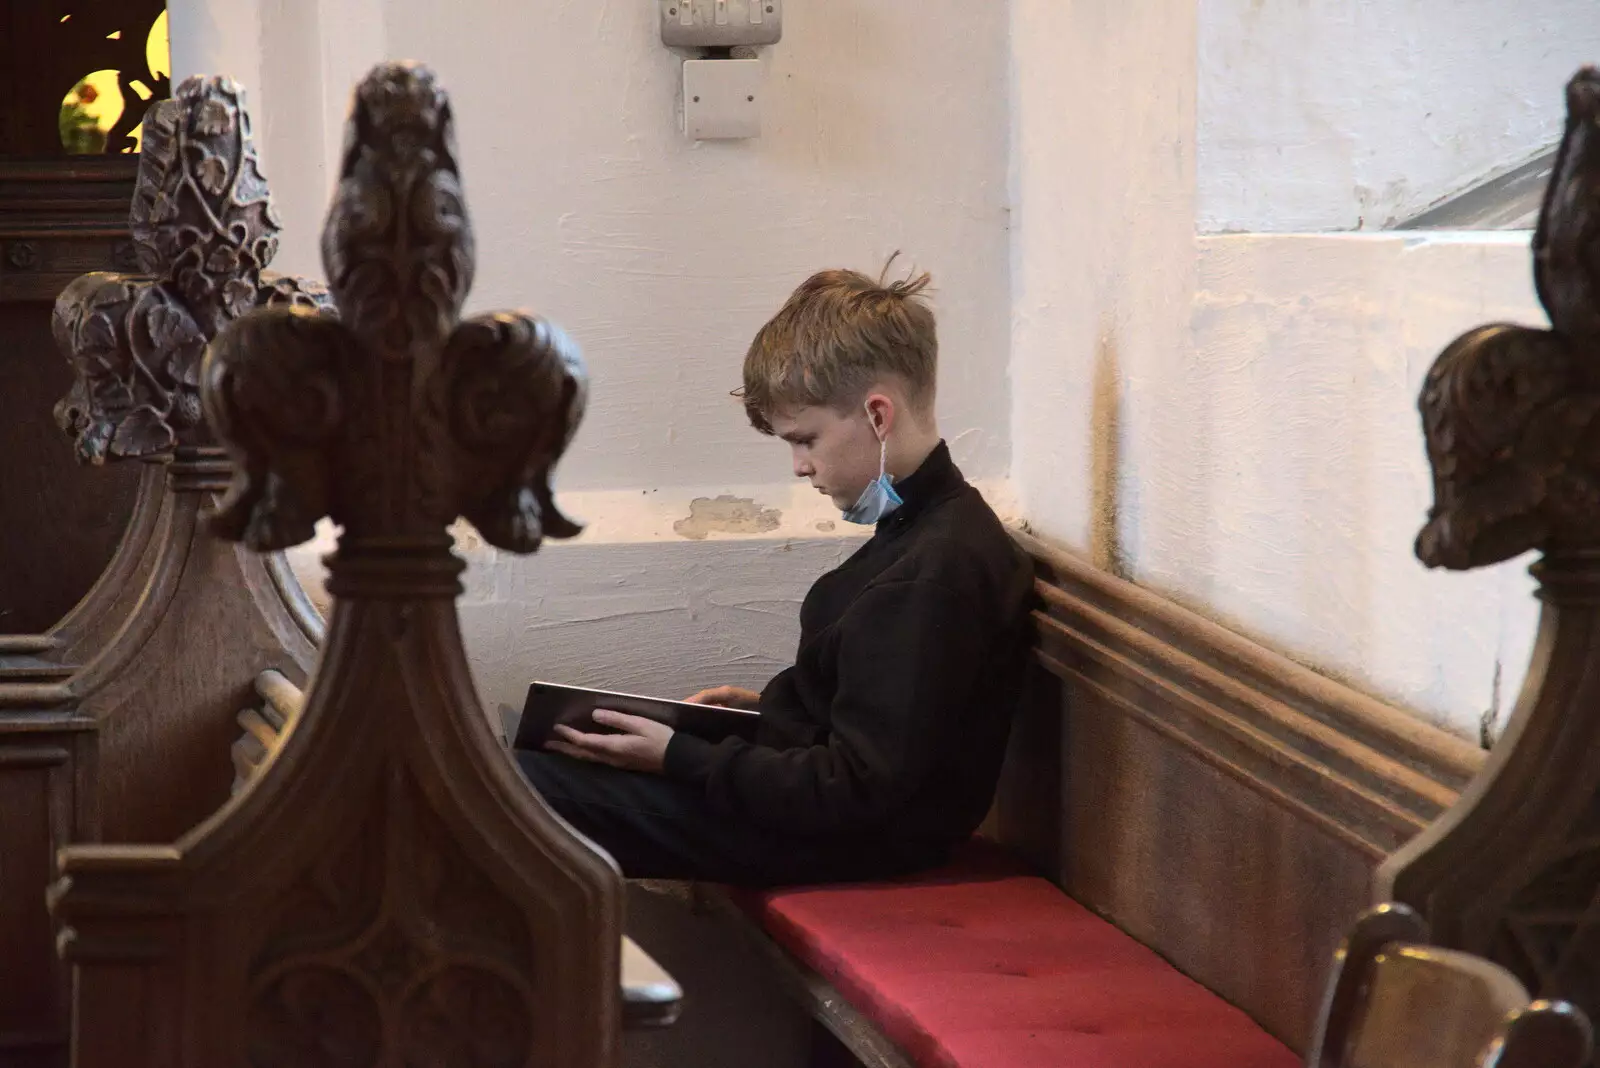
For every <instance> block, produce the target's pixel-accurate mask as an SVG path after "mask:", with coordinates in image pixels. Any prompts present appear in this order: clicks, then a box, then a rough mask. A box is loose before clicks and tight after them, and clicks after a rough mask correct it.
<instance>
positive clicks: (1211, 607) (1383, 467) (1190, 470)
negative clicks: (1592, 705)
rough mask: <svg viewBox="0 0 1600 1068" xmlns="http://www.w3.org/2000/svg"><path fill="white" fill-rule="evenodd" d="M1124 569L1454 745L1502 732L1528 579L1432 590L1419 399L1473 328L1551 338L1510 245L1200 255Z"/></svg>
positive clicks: (1520, 572)
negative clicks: (1488, 726)
mask: <svg viewBox="0 0 1600 1068" xmlns="http://www.w3.org/2000/svg"><path fill="white" fill-rule="evenodd" d="M1197 262H1198V267H1197V272H1196V280H1197V292H1196V295H1195V300H1194V304H1193V310H1192V312H1191V315H1190V329H1191V343H1190V346H1189V347H1188V351H1187V352H1186V353H1185V355H1184V357H1183V359H1182V360H1181V361H1180V363H1179V365H1178V366H1177V368H1176V372H1177V373H1176V374H1175V375H1174V376H1173V377H1172V378H1170V379H1168V380H1167V381H1165V382H1163V383H1162V385H1161V389H1160V393H1161V395H1162V397H1163V398H1164V400H1163V402H1162V404H1161V406H1162V408H1163V413H1162V416H1161V418H1160V423H1161V425H1162V428H1163V435H1162V437H1161V440H1160V441H1159V443H1157V444H1156V445H1155V447H1153V448H1151V449H1150V450H1148V451H1147V452H1146V453H1145V457H1146V463H1145V464H1144V466H1142V467H1141V468H1140V469H1139V470H1138V471H1137V472H1135V473H1134V477H1135V478H1136V479H1137V480H1138V482H1139V484H1140V485H1141V486H1142V487H1145V491H1144V492H1141V493H1140V494H1139V495H1138V500H1139V502H1140V503H1139V506H1138V507H1137V509H1136V511H1137V514H1136V515H1134V516H1132V517H1131V518H1130V521H1129V523H1128V529H1129V530H1130V531H1131V541H1130V544H1129V545H1128V548H1127V550H1126V551H1127V554H1128V556H1129V558H1130V560H1131V561H1132V571H1133V573H1134V575H1135V576H1136V577H1137V578H1138V580H1139V581H1140V582H1142V583H1145V584H1147V585H1150V586H1153V587H1155V588H1158V589H1162V590H1165V591H1168V592H1170V593H1172V594H1174V595H1175V596H1176V597H1177V598H1178V599H1179V600H1181V601H1185V602H1188V603H1189V604H1190V605H1192V606H1194V607H1196V608H1199V609H1200V610H1202V611H1204V612H1206V613H1208V614H1210V615H1213V616H1215V617H1217V618H1220V619H1224V620H1227V621H1228V622H1229V623H1230V624H1232V625H1234V626H1235V627H1237V628H1238V629H1241V630H1243V631H1244V632H1245V633H1248V634H1252V635H1255V636H1258V637H1261V638H1264V639H1265V640H1267V641H1268V642H1269V643H1270V644H1272V645H1274V646H1276V647H1277V648H1280V649H1282V650H1284V651H1285V652H1288V653H1289V654H1290V655H1292V656H1295V657H1297V658H1299V659H1301V660H1303V661H1306V662H1308V663H1311V664H1313V665H1314V666H1317V667H1319V668H1321V669H1323V670H1324V671H1326V672H1328V673H1330V674H1332V675H1335V676H1337V677H1341V678H1344V679H1346V680H1349V681H1351V682H1353V683H1354V684H1355V685H1357V686H1358V687H1361V688H1363V689H1366V690H1369V691H1372V692H1375V693H1377V694H1378V695H1380V696H1382V697H1385V698H1387V699H1389V700H1392V701H1395V702H1398V703H1400V704H1402V705H1404V706H1405V707H1408V708H1411V709H1414V710H1416V711H1417V712H1419V713H1421V714H1423V715H1424V716H1426V717H1427V718H1429V719H1431V720H1433V721H1435V722H1437V723H1440V724H1442V725H1445V726H1447V727H1449V728H1451V729H1453V730H1455V731H1457V732H1458V733H1462V734H1466V735H1469V736H1476V734H1477V731H1478V725H1479V723H1478V721H1479V717H1480V716H1481V715H1483V714H1484V713H1485V712H1489V711H1491V710H1493V711H1494V713H1495V716H1496V718H1497V719H1498V718H1499V717H1500V716H1502V715H1503V714H1504V712H1505V711H1506V709H1507V706H1508V705H1509V703H1510V698H1511V697H1513V696H1514V694H1515V687H1516V686H1517V685H1518V684H1519V683H1520V680H1521V677H1522V673H1523V671H1524V669H1525V668H1526V666H1527V654H1528V650H1529V648H1530V645H1531V640H1532V631H1533V624H1534V621H1535V617H1536V611H1535V605H1534V601H1533V600H1532V598H1531V596H1530V590H1531V586H1530V580H1528V579H1527V577H1526V572H1525V568H1526V563H1527V561H1518V562H1515V563H1512V564H1508V565H1503V566H1501V567H1498V568H1491V569H1487V570H1483V571H1478V572H1472V573H1469V574H1455V573H1449V572H1430V571H1427V570H1426V569H1424V568H1423V567H1422V566H1421V565H1420V564H1419V563H1418V562H1417V561H1416V559H1415V558H1414V556H1413V554H1412V542H1413V539H1414V538H1415V536H1416V533H1417V531H1418V529H1419V528H1420V527H1421V525H1422V521H1423V518H1424V516H1425V515H1426V512H1427V509H1428V507H1429V505H1430V504H1431V502H1432V484H1431V480H1430V476H1429V470H1428V464H1427V459H1426V455H1425V452H1424V447H1423V441H1422V432H1421V424H1420V421H1419V418H1418V415H1417V410H1416V398H1417V394H1418V392H1419V390H1420V388H1421V383H1422V379H1423V376H1424V375H1425V374H1426V373H1427V370H1428V368H1429V367H1430V366H1431V365H1432V363H1433V360H1434V358H1435V357H1436V356H1437V355H1438V353H1439V352H1440V350H1441V349H1443V348H1444V346H1445V345H1446V344H1448V343H1449V342H1450V341H1451V340H1452V339H1454V338H1455V337H1456V336H1458V335H1459V334H1461V333H1462V332H1463V331H1465V330H1467V329H1469V328H1471V327H1473V326H1476V325H1478V324H1479V323H1483V322H1487V321H1494V320H1509V321H1514V322H1522V323H1528V324H1532V325H1541V326H1542V325H1546V320H1545V318H1544V315H1543V313H1542V311H1541V309H1540V308H1539V306H1538V304H1537V301H1536V300H1535V298H1534V295H1533V288H1532V280H1531V274H1530V270H1529V262H1530V261H1529V251H1528V239H1527V235H1526V234H1514V235H1484V234H1462V235H1441V236H1436V237H1428V238H1402V237H1398V236H1380V235H1325V236H1316V235H1240V236H1233V237H1212V238H1206V239H1203V240H1201V241H1200V242H1199V246H1198V256H1197Z"/></svg>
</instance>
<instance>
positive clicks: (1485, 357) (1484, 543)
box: [1417, 68, 1600, 570]
mask: <svg viewBox="0 0 1600 1068" xmlns="http://www.w3.org/2000/svg"><path fill="white" fill-rule="evenodd" d="M1533 259H1534V281H1535V283H1536V287H1537V290H1538V293H1539V299H1540V301H1541V302H1542V303H1543V304H1544V307H1545V311H1546V312H1547V313H1548V314H1549V316H1550V323H1551V329H1549V330H1536V329H1531V328H1528V327H1522V326H1513V325H1510V324H1506V323H1491V324H1488V325H1486V326H1480V327H1478V328H1476V329H1474V330H1471V331H1468V332H1467V333H1466V334H1463V335H1462V336H1461V337H1459V338H1457V339H1456V340H1455V341H1454V342H1452V343H1451V344H1450V345H1449V346H1448V347H1447V348H1446V349H1445V350H1444V352H1443V353H1441V354H1440V355H1439V358H1438V359H1437V360H1436V361H1434V365H1433V368H1432V369H1431V370H1430V371H1429V372H1428V377H1427V380H1426V381H1425V383H1424V384H1423V388H1422V397H1421V401H1420V405H1419V407H1420V408H1421V411H1422V423H1423V431H1424V434H1425V436H1426V439H1427V446H1428V459H1429V461H1430V462H1431V463H1432V465H1433V484H1434V505H1433V509H1432V511H1431V512H1430V513H1429V516H1428V524H1427V526H1425V527H1424V528H1423V530H1422V533H1421V534H1420V535H1419V536H1418V538H1417V556H1418V557H1419V558H1420V559H1421V560H1422V562H1423V563H1425V564H1427V565H1428V566H1429V567H1448V568H1456V569H1462V570H1464V569H1468V568H1475V567H1483V566H1485V565H1487V564H1494V563H1499V562H1501V561H1503V560H1509V559H1510V558H1512V557H1513V556H1517V555H1519V554H1521V553H1524V552H1526V551H1528V550H1529V549H1547V550H1551V549H1554V550H1560V549H1567V548H1582V547H1591V546H1600V72H1597V71H1595V70H1594V69H1593V68H1584V69H1583V70H1581V71H1579V72H1578V74H1577V75H1576V76H1574V77H1573V79H1572V81H1571V82H1570V83H1569V85H1568V86H1567V128H1566V136H1565V137H1564V138H1563V139H1562V142H1561V149H1560V152H1559V153H1558V154H1557V157H1556V163H1555V168H1554V172H1553V173H1552V175H1551V178H1550V185H1549V187H1548V189H1547V190H1546V192H1545V199H1544V208H1543V210H1542V212H1541V213H1540V216H1539V227H1538V230H1537V231H1535V233H1534V237H1533Z"/></svg>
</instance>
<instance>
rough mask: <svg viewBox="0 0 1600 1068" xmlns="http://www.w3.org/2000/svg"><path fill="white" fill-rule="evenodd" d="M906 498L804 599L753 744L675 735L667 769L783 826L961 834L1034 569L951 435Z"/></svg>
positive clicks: (1001, 719)
mask: <svg viewBox="0 0 1600 1068" xmlns="http://www.w3.org/2000/svg"><path fill="white" fill-rule="evenodd" d="M895 489H896V491H897V492H899V494H900V495H901V497H902V498H903V499H904V502H905V503H904V504H903V505H902V506H901V507H900V508H898V509H897V510H896V511H895V512H894V513H893V514H891V515H890V516H889V517H888V518H886V519H885V520H884V521H883V522H881V523H879V524H878V527H877V530H876V532H875V533H874V534H873V536H872V538H871V539H870V540H868V541H867V543H866V544H865V545H863V546H862V547H861V548H860V549H859V550H858V551H857V552H856V553H855V554H853V555H852V556H851V557H850V558H849V559H848V560H846V561H845V562H844V563H843V564H842V565H840V566H839V567H838V568H837V569H835V570H833V571H830V572H828V573H827V574H825V575H823V576H822V577H821V578H820V579H818V580H817V582H816V584H815V585H814V586H812V587H811V591H810V592H809V593H808V594H807V595H806V599H805V603H804V605H803V606H802V607H801V609H800V648H799V652H798V653H797V655H796V657H795V664H794V666H793V667H791V668H788V669H786V670H784V671H783V672H781V673H779V674H778V675H777V676H775V677H774V678H773V679H772V681H771V682H769V683H768V684H767V687H766V689H765V690H764V691H763V692H762V694H761V705H760V709H761V716H762V722H761V728H760V731H759V733H758V735H757V741H756V743H755V744H752V743H750V742H746V741H743V740H741V739H738V738H726V739H723V740H722V741H720V742H710V741H707V740H705V739H703V738H697V737H694V736H692V735H688V734H685V733H683V732H681V731H680V732H678V733H677V734H675V735H674V736H673V738H672V741H671V742H670V743H669V744H668V746H667V754H666V767H665V772H666V774H667V775H669V776H670V777H672V778H675V779H679V780H682V781H686V782H689V783H693V784H698V785H700V786H702V787H703V788H704V789H705V791H706V797H707V800H708V801H709V802H710V804H711V805H712V807H713V808H714V809H716V810H718V811H721V812H725V813H728V814H729V815H732V816H740V817H744V818H748V819H750V820H752V821H754V822H755V823H757V824H759V825H762V826H766V827H771V828H772V829H774V830H778V831H788V832H795V833H801V834H818V835H829V834H839V835H848V836H851V837H856V836H860V835H882V836H884V837H887V838H892V839H896V840H899V841H915V842H927V843H931V844H936V843H946V842H951V841H955V840H958V839H961V838H965V837H966V836H968V835H969V834H971V833H972V831H973V830H974V829H975V828H976V827H977V825H978V824H979V823H981V822H982V820H983V817H984V815H985V813H986V812H987V811H988V807H989V804H990V801H991V800H992V797H993V794H994V789H995V783H996V780H997V778H998V776H999V772H1000V764H1001V760H1002V758H1003V756H1004V752H1005V747H1006V737H1007V734H1008V732H1009V729H1010V721H1011V713H1012V710H1013V708H1014V706H1015V705H1016V702H1017V699H1018V695H1019V690H1020V682H1021V676H1022V670H1023V665H1024V662H1025V657H1026V655H1027V616H1028V608H1029V607H1030V605H1031V602H1032V587H1033V569H1032V565H1031V562H1030V561H1029V559H1028V557H1027V555H1026V554H1025V553H1023V552H1022V551H1021V550H1020V549H1019V548H1018V547H1017V545H1016V543H1015V542H1013V541H1012V539H1011V538H1010V536H1009V535H1008V534H1007V533H1006V531H1005V528H1004V527H1003V526H1002V525H1001V523H1000V521H999V519H998V518H996V516H995V514H994V512H993V511H991V510H990V508H989V506H988V504H987V503H986V502H985V501H984V500H983V498H982V496H980V495H979V493H978V491H977V490H976V489H974V488H973V487H972V486H970V485H968V484H967V482H966V480H965V479H963V478H962V476H961V472H960V471H959V470H957V468H956V466H955V464H954V463H953V462H952V461H951V458H950V452H949V449H948V448H947V447H946V446H945V445H944V443H943V442H941V443H940V444H939V446H938V447H937V448H936V449H935V450H934V452H933V453H932V454H930V455H929V457H928V459H927V460H926V461H924V462H923V464H922V466H921V467H920V468H918V469H917V472H916V473H915V474H913V475H911V476H910V477H908V478H906V479H904V480H902V481H900V482H897V483H896V484H895Z"/></svg>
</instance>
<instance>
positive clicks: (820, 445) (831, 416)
mask: <svg viewBox="0 0 1600 1068" xmlns="http://www.w3.org/2000/svg"><path fill="white" fill-rule="evenodd" d="M768 421H769V422H770V423H771V424H772V429H773V431H774V432H775V433H776V434H777V435H778V437H780V438H782V439H783V440H784V441H786V442H788V443H789V450H790V452H791V454H792V456H793V458H794V473H795V477H797V478H808V479H810V480H811V484H812V485H813V486H815V487H816V488H817V489H818V491H820V492H822V493H825V494H827V495H828V496H829V497H830V498H832V500H833V503H834V506H835V507H837V508H838V509H839V510H840V511H841V512H842V511H844V510H845V509H847V508H849V507H851V506H852V505H854V504H855V503H856V501H857V500H858V499H860V497H861V491H862V490H864V489H866V488H867V483H869V482H871V481H872V480H873V479H875V478H877V477H878V457H879V448H878V435H877V434H876V433H875V432H874V431H873V429H872V424H871V423H870V422H869V421H868V416H867V412H866V409H865V408H856V409H855V412H854V414H849V413H846V414H844V415H841V414H839V413H838V412H836V411H834V410H833V409H832V408H828V407H820V406H807V407H804V408H795V409H792V410H789V411H783V412H774V413H773V414H772V416H771V417H770V419H769V420H768Z"/></svg>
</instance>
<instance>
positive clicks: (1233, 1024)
mask: <svg viewBox="0 0 1600 1068" xmlns="http://www.w3.org/2000/svg"><path fill="white" fill-rule="evenodd" d="M735 900H737V901H739V903H740V905H741V907H743V908H744V909H745V910H746V911H747V912H749V913H750V914H751V915H752V916H753V917H755V919H756V920H757V921H758V922H760V923H761V924H762V925H763V926H764V927H765V929H766V930H767V932H768V933H769V934H770V935H771V936H772V938H773V939H774V940H776V941H777V942H778V943H779V944H780V945H782V946H783V947H784V948H785V949H786V950H788V951H789V952H790V953H791V954H793V955H794V956H795V957H797V958H798V959H799V960H801V961H802V962H804V963H805V964H806V965H808V966H809V967H811V968H812V969H814V970H815V971H817V972H818V973H819V974H821V975H822V976H823V977H824V978H825V979H827V980H828V981H829V982H830V983H832V984H833V986H834V987H835V988H836V989H837V990H838V991H839V993H840V994H842V995H843V996H844V997H845V998H846V999H848V1000H849V1001H850V1003H851V1004H852V1005H853V1006H855V1008H856V1009H857V1011H859V1012H861V1013H862V1014H863V1015H865V1016H866V1017H867V1018H868V1019H870V1020H872V1021H873V1022H874V1023H875V1024H876V1025H877V1027H878V1028H879V1030H881V1031H882V1032H883V1033H884V1034H885V1035H887V1036H888V1037H889V1038H891V1039H893V1040H894V1041H895V1042H896V1043H897V1044H899V1046H900V1047H901V1048H902V1049H904V1050H905V1051H906V1052H907V1053H908V1054H909V1055H910V1056H911V1057H912V1058H913V1059H914V1060H915V1061H916V1062H917V1064H918V1065H921V1066H923V1068H1296V1066H1297V1065H1299V1064H1300V1061H1299V1059H1298V1058H1297V1057H1296V1056H1295V1055H1294V1053H1292V1052H1291V1051H1290V1050H1289V1049H1288V1048H1287V1047H1286V1046H1284V1045H1283V1044H1282V1043H1280V1042H1278V1041H1277V1040H1276V1039H1274V1038H1272V1037H1271V1036H1270V1035H1268V1034H1267V1033H1266V1032H1265V1031H1263V1030H1261V1028H1260V1027H1259V1026H1257V1025H1256V1023H1255V1022H1254V1021H1252V1020H1251V1019H1250V1018H1249V1017H1248V1016H1246V1015H1245V1014H1244V1013H1243V1012H1241V1011H1240V1010H1239V1009H1236V1008H1234V1007H1233V1006H1232V1005H1230V1004H1228V1003H1227V1002H1225V1001H1223V1000H1222V999H1221V998H1219V997H1217V996H1216V995H1215V994H1213V993H1211V992H1210V991H1209V990H1207V989H1205V988H1204V987H1202V986H1201V985H1200V984H1198V983H1196V982H1194V981H1193V980H1192V979H1189V978H1188V977H1186V976H1184V975H1183V974H1182V973H1180V972H1179V971H1178V970H1177V969H1176V968H1174V967H1172V965H1170V964H1168V963H1167V962H1166V961H1164V960H1162V959H1161V957H1159V956H1157V955H1156V954H1155V953H1154V952H1152V951H1151V950H1150V949H1148V948H1146V947H1145V946H1143V945H1141V944H1140V943H1138V942H1137V941H1135V940H1134V939H1133V938H1131V937H1129V936H1128V935H1126V934H1124V933H1123V932H1122V931H1120V930H1118V929H1117V928H1116V927H1114V926H1112V925H1111V924H1109V923H1107V922H1106V921H1104V920H1102V919H1100V918H1099V917H1097V916H1095V915H1093V914H1092V913H1090V912H1089V911H1088V910H1087V909H1085V908H1084V907H1083V906H1082V905H1079V904H1078V903H1077V902H1076V901H1073V900H1072V899H1071V898H1070V897H1068V896H1067V895H1066V894H1064V893H1062V892H1061V890H1060V889H1058V888H1057V887H1056V886H1054V885H1053V884H1051V883H1050V882H1048V881H1046V880H1044V879H1041V878H1039V877H1037V876H1034V875H1030V874H1028V873H1027V872H1026V871H1025V870H1024V869H1022V868H1021V867H1020V866H1018V865H1017V864H1015V863H1014V862H1009V861H1006V860H999V859H997V858H996V857H995V856H994V855H993V853H992V852H990V851H988V850H982V851H979V852H976V853H973V854H969V855H967V856H965V857H963V858H962V859H960V860H957V861H956V862H955V863H953V864H952V865H951V866H949V867H947V868H944V869H941V870H939V871H936V872H932V873H929V874H927V875H923V876H917V877H914V878H910V879H901V880H894V881H891V882H885V883H873V884H852V885H838V886H827V887H817V888H806V889H793V890H778V891H770V892H766V893H760V894H755V893H741V894H738V895H736V896H735Z"/></svg>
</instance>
